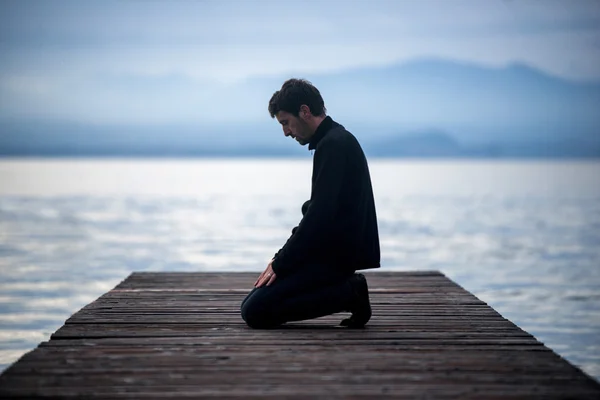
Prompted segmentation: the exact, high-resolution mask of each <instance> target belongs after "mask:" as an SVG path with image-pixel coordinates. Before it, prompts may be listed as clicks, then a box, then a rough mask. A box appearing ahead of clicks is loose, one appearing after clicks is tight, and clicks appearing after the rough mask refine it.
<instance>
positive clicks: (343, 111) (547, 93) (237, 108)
mask: <svg viewBox="0 0 600 400" xmlns="http://www.w3.org/2000/svg"><path fill="white" fill-rule="evenodd" d="M301 77H305V78H307V79H309V80H311V81H312V82H313V83H314V84H315V85H316V86H317V87H318V88H319V90H320V91H321V93H322V94H323V96H324V98H325V101H326V105H327V106H328V111H329V114H330V115H332V117H333V118H334V119H336V120H337V121H338V122H340V123H342V124H343V125H344V126H346V128H348V129H349V130H350V131H351V132H353V133H354V134H355V135H356V136H357V137H358V138H359V140H360V142H361V143H362V144H363V146H364V148H365V151H366V152H367V154H368V155H369V156H373V157H376V156H381V157H421V156H423V157H600V112H598V110H600V82H574V81H569V80H565V79H561V78H558V77H554V76H550V75H548V74H545V73H543V72H541V71H538V70H536V69H534V68H531V67H529V66H526V65H522V64H513V65H509V66H507V67H505V68H488V67H483V66H479V65H473V64H461V63H456V62H450V61H444V60H417V61H413V62H409V63H404V64H400V65H393V66H388V67H378V68H360V69H354V70H347V71H341V72H337V73H328V74H316V75H310V74H308V75H305V76H301ZM286 78H288V77H287V76H279V77H255V78H250V79H247V80H245V81H242V82H238V83H236V84H230V85H222V86H219V85H218V84H216V83H206V82H204V83H197V82H188V83H187V84H186V82H182V79H180V78H178V79H177V81H176V85H177V88H178V90H182V91H185V90H188V91H189V93H196V92H199V91H203V90H204V91H205V92H206V93H214V94H215V96H216V94H218V99H219V102H223V106H222V107H219V108H213V109H212V110H213V111H212V112H213V113H212V114H210V115H207V122H203V123H187V124H175V123H173V124H168V123H162V124H98V123H95V124H92V123H85V122H78V123H74V122H67V121H57V120H52V121H51V120H48V119H37V120H32V119H29V118H28V119H25V118H16V117H12V118H9V117H7V116H3V114H2V111H1V110H0V156H22V155H31V156H38V155H55V156H73V155H81V156H90V155H94V156H111V155H119V156H129V155H138V156H205V155H218V156H228V155H232V156H254V155H255V156H305V155H307V154H308V153H307V149H306V148H302V147H300V146H298V145H297V144H296V143H295V142H293V141H292V140H290V139H289V138H284V136H283V134H282V132H281V128H280V127H279V126H278V124H277V122H276V121H273V120H271V119H270V118H269V116H268V113H267V110H266V105H267V102H268V99H269V98H270V96H271V94H272V93H273V92H274V90H276V89H277V88H279V87H280V86H281V83H282V82H283V81H284V80H285V79H286ZM144 79H146V80H143V81H139V80H136V82H135V85H134V87H132V88H131V90H132V91H135V90H140V89H139V88H144V94H147V95H148V96H156V97H159V96H160V95H161V93H164V91H165V90H166V88H165V87H169V84H170V83H169V81H164V80H161V81H160V82H155V81H153V80H152V79H151V78H144ZM116 84H117V83H114V85H116ZM118 84H120V85H127V82H126V81H123V82H122V81H119V82H118ZM206 85H211V86H210V87H208V86H206ZM208 89H210V90H208ZM185 93H187V92H185ZM185 93H183V94H185ZM205 97H206V96H205ZM191 98H192V97H191ZM207 99H209V100H210V99H211V98H210V96H208V97H207ZM215 99H216V98H215ZM225 100H226V101H225ZM215 101H217V100H212V102H215ZM203 109H204V108H202V107H198V110H199V111H198V112H202V110H203ZM214 110H219V111H214ZM209 117H210V118H209Z"/></svg>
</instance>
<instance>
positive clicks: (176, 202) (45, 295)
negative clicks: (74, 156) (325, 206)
mask: <svg viewBox="0 0 600 400" xmlns="http://www.w3.org/2000/svg"><path fill="white" fill-rule="evenodd" d="M311 167H312V164H311V160H310V158H308V157H307V158H306V159H298V160H250V159H204V160H3V161H0V370H2V369H4V368H6V367H7V366H8V365H9V364H10V363H12V362H13V361H15V360H16V359H17V358H18V357H20V356H21V355H22V354H23V353H24V352H26V351H29V350H31V349H32V348H34V347H35V346H36V345H37V344H38V343H39V342H41V341H44V340H47V339H48V338H49V336H50V334H51V333H52V332H54V331H55V330H56V329H57V328H59V327H60V326H61V325H62V324H63V323H64V321H65V319H67V318H68V317H69V316H70V315H71V314H73V313H74V312H75V311H77V310H79V309H80V308H81V307H82V306H84V305H85V304H87V303H89V302H91V301H93V300H95V299H96V298H97V297H98V296H100V295H101V294H103V293H104V292H106V291H108V290H110V289H111V288H113V287H114V286H115V285H116V284H117V283H118V282H120V281H121V280H122V279H124V278H125V277H126V276H127V275H128V274H129V273H130V272H132V271H142V270H152V271H256V272H257V273H258V272H259V271H262V270H263V269H264V267H265V266H266V264H267V262H268V261H269V260H270V258H271V257H272V255H273V254H274V253H275V251H277V250H278V249H279V247H280V246H281V245H282V244H283V243H284V242H285V240H286V239H287V237H288V236H289V234H290V230H291V228H292V227H293V226H295V225H296V224H297V223H298V221H299V220H300V217H301V213H300V206H301V205H302V202H303V201H304V200H306V199H308V197H309V192H310V174H311ZM370 167H371V174H372V179H373V186H374V190H375V201H376V206H377V212H378V219H379V229H380V239H381V251H382V266H383V268H385V269H387V270H422V269H432V270H441V271H442V272H443V273H445V274H446V275H447V276H448V277H450V278H451V279H453V280H454V281H456V282H457V283H459V284H460V285H461V286H463V287H464V288H466V289H467V290H469V291H471V292H472V293H474V294H475V295H476V296H478V297H479V298H480V299H482V300H483V301H485V302H487V303H488V304H490V305H491V306H492V307H494V308H495V309H496V310H498V311H499V312H500V313H501V314H502V315H503V316H504V317H506V318H509V319H510V320H512V321H513V322H515V323H516V324H517V325H519V326H520V327H522V328H523V329H525V330H526V331H528V332H530V333H531V334H533V335H534V336H535V337H536V338H537V339H538V340H540V341H542V342H544V343H545V344H546V345H547V346H549V347H550V348H552V349H554V350H555V351H556V352H558V353H559V354H560V355H562V356H563V357H565V358H566V359H568V360H569V361H571V362H572V363H574V364H576V365H578V366H580V367H581V368H582V369H583V370H584V371H586V372H587V373H589V374H590V375H592V376H594V377H596V378H600V162H539V161H530V162H513V161H504V162H496V161H407V160H403V161H398V160H371V161H370ZM375 318H376V316H375Z"/></svg>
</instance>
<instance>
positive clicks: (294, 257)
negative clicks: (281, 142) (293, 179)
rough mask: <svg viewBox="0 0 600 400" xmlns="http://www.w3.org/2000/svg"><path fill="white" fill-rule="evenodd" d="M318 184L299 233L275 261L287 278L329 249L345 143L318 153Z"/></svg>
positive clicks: (344, 163) (343, 168)
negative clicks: (297, 268) (317, 253)
mask: <svg viewBox="0 0 600 400" xmlns="http://www.w3.org/2000/svg"><path fill="white" fill-rule="evenodd" d="M314 168H315V181H314V183H313V187H312V193H311V200H310V205H309V206H308V209H307V210H306V214H305V215H304V217H303V218H302V220H301V221H300V224H299V225H298V227H297V229H296V232H295V233H294V234H293V235H292V236H291V237H290V238H289V239H288V241H287V242H286V243H285V245H284V246H283V247H282V248H281V250H279V252H278V253H277V257H276V258H275V260H274V261H273V271H275V273H276V274H277V275H278V276H285V275H288V274H289V273H290V272H292V271H293V270H294V269H295V268H296V267H297V266H298V265H301V264H302V262H303V261H305V260H306V258H307V257H308V256H309V255H310V254H311V253H313V252H316V251H318V249H319V248H320V247H322V246H327V243H326V241H327V239H328V238H329V237H330V233H331V231H332V230H333V221H334V219H335V216H336V214H337V209H338V206H339V197H340V193H341V189H342V184H343V181H344V176H345V174H346V168H347V154H346V149H345V145H344V142H343V141H331V142H327V143H323V145H322V146H320V147H319V148H318V149H317V151H316V152H315V167H314Z"/></svg>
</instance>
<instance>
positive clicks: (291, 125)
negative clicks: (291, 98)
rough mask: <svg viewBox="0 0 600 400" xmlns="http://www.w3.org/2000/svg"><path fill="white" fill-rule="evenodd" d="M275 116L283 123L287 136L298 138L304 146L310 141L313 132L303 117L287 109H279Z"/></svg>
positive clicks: (284, 132)
mask: <svg viewBox="0 0 600 400" xmlns="http://www.w3.org/2000/svg"><path fill="white" fill-rule="evenodd" d="M275 117H276V118H277V121H279V123H280V124H281V127H282V128H283V134H284V135H285V136H291V137H292V139H296V141H297V142H298V143H300V144H301V145H302V146H304V145H305V144H307V143H308V142H309V141H310V137H311V135H312V132H311V131H310V129H309V127H308V124H307V123H306V122H305V121H304V120H302V118H300V117H296V116H294V115H293V114H290V113H289V112H287V111H279V112H278V113H277V114H276V115H275Z"/></svg>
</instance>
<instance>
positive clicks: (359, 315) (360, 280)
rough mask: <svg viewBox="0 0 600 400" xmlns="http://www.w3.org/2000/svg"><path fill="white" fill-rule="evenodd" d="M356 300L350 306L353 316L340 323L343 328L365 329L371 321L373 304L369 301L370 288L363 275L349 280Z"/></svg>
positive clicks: (356, 275) (353, 276) (355, 275)
mask: <svg viewBox="0 0 600 400" xmlns="http://www.w3.org/2000/svg"><path fill="white" fill-rule="evenodd" d="M348 282H349V283H350V286H351V287H352V291H353V292H354V298H353V300H352V303H351V305H350V309H349V310H348V311H350V312H351V313H352V316H351V317H350V318H346V319H344V320H343V321H342V322H340V325H341V326H347V327H348V328H364V326H365V325H366V324H367V322H369V320H370V319H371V302H370V301H369V287H368V286H367V279H366V278H365V276H364V275H363V274H354V275H352V276H351V277H350V279H348Z"/></svg>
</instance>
